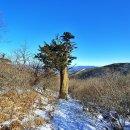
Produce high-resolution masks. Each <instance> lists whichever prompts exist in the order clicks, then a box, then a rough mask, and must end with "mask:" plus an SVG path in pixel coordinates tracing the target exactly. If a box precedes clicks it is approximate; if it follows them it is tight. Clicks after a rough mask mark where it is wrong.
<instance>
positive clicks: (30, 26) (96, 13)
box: [0, 0, 130, 66]
mask: <svg viewBox="0 0 130 130" xmlns="http://www.w3.org/2000/svg"><path fill="white" fill-rule="evenodd" d="M0 15H1V16H0V18H2V20H3V21H4V24H5V25H6V27H5V28H4V29H3V32H1V33H0V34H1V35H2V38H1V42H0V51H1V52H5V53H9V52H11V50H13V49H15V48H19V47H20V45H22V44H24V42H25V41H26V42H27V44H28V47H29V49H30V50H31V51H32V52H37V49H38V45H43V41H47V42H50V41H51V39H53V38H54V37H55V35H56V34H57V33H59V34H62V33H63V32H65V31H69V32H71V33H72V34H73V35H75V37H76V38H75V42H76V43H77V47H78V48H77V50H76V51H75V53H74V55H76V56H77V60H75V62H74V63H77V65H97V66H101V65H106V64H111V63H117V62H130V0H0ZM0 31H1V30H0Z"/></svg>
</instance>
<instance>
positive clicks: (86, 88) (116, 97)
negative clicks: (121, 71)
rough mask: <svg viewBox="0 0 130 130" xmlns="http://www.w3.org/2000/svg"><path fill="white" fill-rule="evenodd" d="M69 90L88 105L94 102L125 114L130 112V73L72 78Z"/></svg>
mask: <svg viewBox="0 0 130 130" xmlns="http://www.w3.org/2000/svg"><path fill="white" fill-rule="evenodd" d="M69 91H70V92H71V93H72V96H73V97H74V98H77V99H80V100H81V101H82V102H83V104H84V105H86V106H87V107H88V106H89V103H93V104H96V105H98V106H100V107H103V108H105V109H106V110H112V109H113V110H116V111H117V112H118V113H120V114H123V115H124V114H126V115H127V114H129V107H130V100H129V99H130V75H128V76H114V77H112V76H110V75H109V76H107V77H103V78H91V79H87V80H78V79H71V80H70V89H69Z"/></svg>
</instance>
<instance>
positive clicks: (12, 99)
mask: <svg viewBox="0 0 130 130" xmlns="http://www.w3.org/2000/svg"><path fill="white" fill-rule="evenodd" d="M30 95H31V96H30ZM38 99H40V96H39V95H38V94H37V93H35V92H24V93H22V94H19V95H18V94H17V93H16V92H14V91H9V92H6V93H4V94H1V95H0V117H1V118H0V123H3V122H4V121H7V120H9V119H18V120H21V121H22V119H23V118H24V116H25V115H26V114H27V113H28V111H29V110H30V108H31V107H32V105H33V104H34V102H35V101H36V100H38Z"/></svg>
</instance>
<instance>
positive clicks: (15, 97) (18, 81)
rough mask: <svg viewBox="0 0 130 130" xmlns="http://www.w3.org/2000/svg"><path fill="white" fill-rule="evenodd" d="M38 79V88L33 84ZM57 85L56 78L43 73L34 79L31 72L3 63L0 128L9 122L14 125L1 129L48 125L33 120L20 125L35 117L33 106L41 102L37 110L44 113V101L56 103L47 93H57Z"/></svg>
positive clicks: (0, 82)
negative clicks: (43, 99)
mask: <svg viewBox="0 0 130 130" xmlns="http://www.w3.org/2000/svg"><path fill="white" fill-rule="evenodd" d="M35 78H37V83H36V84H34V81H35V80H36V79H35ZM57 81H58V80H57V77H55V76H51V77H49V76H46V75H45V73H44V71H43V72H40V73H39V74H38V75H37V77H35V76H34V70H33V69H32V68H29V67H26V66H22V65H18V64H10V63H5V62H1V63H0V124H1V123H4V122H5V121H9V120H14V121H13V122H10V125H9V126H5V125H4V126H0V129H1V130H4V129H6V130H7V129H9V130H20V129H21V130H22V129H23V127H24V128H27V129H28V128H31V127H32V126H40V125H42V124H45V123H48V121H45V120H44V119H42V118H40V117H36V118H34V119H33V120H32V119H31V120H29V121H28V122H24V123H21V122H22V120H23V119H24V118H25V117H26V116H27V115H33V114H34V112H33V111H34V109H36V108H34V107H33V105H34V104H35V103H36V102H38V104H37V105H38V108H37V109H42V110H45V107H46V106H47V104H43V103H40V102H42V101H41V98H48V103H51V104H53V103H54V102H56V99H54V98H53V97H51V95H52V93H53V92H50V91H46V89H51V90H55V91H56V86H57ZM37 90H38V91H37ZM39 92H40V94H39ZM21 124H22V125H21Z"/></svg>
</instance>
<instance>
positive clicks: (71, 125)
mask: <svg viewBox="0 0 130 130" xmlns="http://www.w3.org/2000/svg"><path fill="white" fill-rule="evenodd" d="M52 125H53V127H54V129H55V130H96V128H95V121H94V120H92V119H91V118H90V117H89V116H87V115H86V113H85V112H84V111H83V107H82V105H81V104H80V103H79V102H78V101H76V100H73V99H71V98H69V99H68V100H67V101H66V100H59V101H58V103H57V104H56V107H55V111H54V113H53V120H52Z"/></svg>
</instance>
